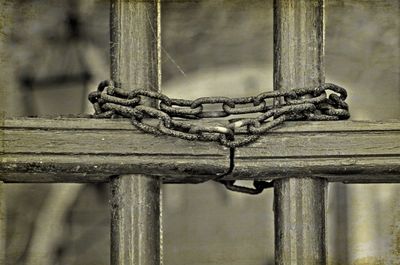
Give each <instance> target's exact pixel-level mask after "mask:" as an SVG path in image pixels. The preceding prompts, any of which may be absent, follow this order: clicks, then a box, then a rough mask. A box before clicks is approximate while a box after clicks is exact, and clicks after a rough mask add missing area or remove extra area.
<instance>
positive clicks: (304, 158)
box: [0, 118, 400, 183]
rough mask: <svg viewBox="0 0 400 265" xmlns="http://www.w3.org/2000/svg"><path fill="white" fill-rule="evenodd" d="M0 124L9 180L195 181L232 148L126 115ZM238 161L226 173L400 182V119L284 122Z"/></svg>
mask: <svg viewBox="0 0 400 265" xmlns="http://www.w3.org/2000/svg"><path fill="white" fill-rule="evenodd" d="M191 122H194V121H191ZM197 122H199V123H203V124H204V123H207V124H210V123H211V122H210V121H197ZM194 123H196V122H194ZM221 123H223V122H222V121H221V122H219V123H218V124H221ZM0 126H1V125H0ZM1 129H2V135H3V146H4V152H3V154H2V159H1V161H0V173H1V175H0V180H3V181H5V182H104V181H108V178H109V176H111V175H116V174H151V175H154V176H158V177H160V178H162V179H163V180H164V181H165V182H180V183H188V182H189V183H192V182H202V181H206V180H209V179H211V178H213V177H215V176H216V174H222V173H225V172H228V170H229V149H227V148H224V147H222V146H220V145H218V144H216V143H206V142H192V141H186V140H181V139H177V138H173V137H168V136H158V137H156V136H153V135H150V134H145V133H142V132H140V131H138V130H137V129H135V128H134V127H133V126H132V125H131V124H130V122H129V120H127V119H121V120H98V119H83V118H63V119H42V118H16V119H7V120H5V121H4V125H3V126H2V128H1ZM234 164H235V168H234V170H233V172H232V174H230V175H229V176H227V177H226V178H229V179H277V178H282V177H296V176H298V174H299V172H305V173H307V176H310V177H324V178H327V179H328V181H345V182H400V121H388V122H369V121H340V122H329V121H328V122H287V123H285V124H284V125H282V126H280V127H279V128H276V129H274V130H273V131H271V132H269V133H268V134H267V135H265V136H263V137H261V138H260V139H259V140H258V141H257V142H256V143H253V144H252V145H249V146H246V147H241V148H237V149H236V150H235V160H234Z"/></svg>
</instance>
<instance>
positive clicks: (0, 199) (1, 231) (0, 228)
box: [0, 181, 6, 264]
mask: <svg viewBox="0 0 400 265" xmlns="http://www.w3.org/2000/svg"><path fill="white" fill-rule="evenodd" d="M0 264H6V206H5V196H4V183H3V182H2V181H0Z"/></svg>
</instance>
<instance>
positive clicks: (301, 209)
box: [274, 178, 327, 264]
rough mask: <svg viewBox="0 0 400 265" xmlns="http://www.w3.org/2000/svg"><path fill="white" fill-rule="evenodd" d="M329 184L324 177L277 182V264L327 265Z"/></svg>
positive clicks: (275, 208)
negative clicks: (326, 240)
mask: <svg viewBox="0 0 400 265" xmlns="http://www.w3.org/2000/svg"><path fill="white" fill-rule="evenodd" d="M326 186H327V182H326V180H325V179H320V178H316V179H313V178H285V179H282V180H280V181H277V182H276V183H275V184H274V214H275V220H274V223H275V232H276V233H277V234H275V253H276V254H275V255H276V256H275V260H276V261H277V262H276V264H325V260H326V250H325V244H324V243H323V242H324V241H325V225H326V217H325V216H326V215H325V204H326V195H327V194H326Z"/></svg>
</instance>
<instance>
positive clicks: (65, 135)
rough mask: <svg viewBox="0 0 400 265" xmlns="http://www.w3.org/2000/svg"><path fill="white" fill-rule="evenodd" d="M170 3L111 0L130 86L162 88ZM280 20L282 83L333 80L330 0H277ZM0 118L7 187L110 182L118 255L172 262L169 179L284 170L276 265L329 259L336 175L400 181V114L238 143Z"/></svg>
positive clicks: (309, 125)
mask: <svg viewBox="0 0 400 265" xmlns="http://www.w3.org/2000/svg"><path fill="white" fill-rule="evenodd" d="M159 4H160V1H141V0H137V1H126V0H114V1H112V4H111V14H112V19H111V39H112V42H111V64H112V66H111V76H112V78H113V79H114V80H115V81H116V82H117V83H118V84H119V85H121V86H122V87H148V88H149V89H155V90H157V91H158V90H159V88H160V80H161V79H160V77H161V76H160V73H161V71H160V47H161V46H160V5H159ZM274 19H275V20H274V21H275V22H274V30H275V31H274V52H275V58H274V87H275V89H281V88H294V87H299V86H300V87H301V86H309V85H318V84H320V83H322V82H324V70H323V59H324V58H323V54H324V25H323V20H324V1H323V0H299V1H297V0H275V2H274ZM298 28H301V29H302V30H298ZM304 61H306V62H307V63H303V62H304ZM132 72H134V73H135V74H132ZM148 104H153V105H154V102H148ZM201 122H206V123H207V122H208V121H201ZM0 127H1V138H2V145H1V160H0V173H1V175H0V196H1V195H2V190H1V189H2V188H3V187H2V182H5V183H15V182H18V183H21V182H34V183H39V182H106V181H110V182H111V184H112V185H111V187H112V198H111V213H112V229H111V231H112V236H111V237H112V246H111V249H112V255H111V256H112V257H111V263H112V265H115V264H138V265H139V264H140V265H147V264H152V265H156V264H161V263H162V249H161V227H160V226H161V221H160V216H161V207H160V195H161V190H160V184H161V181H163V182H164V183H198V182H203V181H208V180H211V179H214V178H216V177H221V176H223V178H224V179H231V180H232V179H233V180H239V179H268V180H276V182H275V191H274V194H275V204H274V209H275V229H276V230H275V233H276V235H277V236H276V241H275V245H276V252H275V259H276V264H291V263H293V262H295V263H296V264H325V263H326V247H325V197H326V186H327V182H333V181H340V182H356V183H372V182H377V183H379V182H385V183H389V182H393V183H395V182H397V183H398V182H400V145H399V143H400V121H390V122H357V121H341V122H289V123H286V124H285V125H284V126H281V127H279V128H277V129H275V130H273V131H271V132H270V133H268V134H267V135H266V136H264V137H262V138H261V139H260V140H259V141H258V142H256V143H253V144H251V145H249V146H246V147H242V148H236V149H235V150H229V149H227V148H224V147H222V146H219V145H216V144H215V143H204V142H201V143H199V142H189V141H185V140H181V139H176V138H171V137H167V136H160V137H155V136H153V135H148V134H143V133H141V132H139V131H138V130H137V129H135V128H133V126H132V125H131V124H130V123H129V121H127V120H95V119H85V118H58V119H45V118H16V119H6V120H5V121H4V123H3V124H1V125H0ZM149 143H151V144H149ZM298 202H301V207H298V206H299V204H298ZM1 207H3V204H2V201H1V203H0V213H1ZM306 223H307V224H306ZM305 224H306V225H305ZM2 231H4V225H2V217H1V215H0V232H2ZM0 236H1V233H0ZM2 238H4V236H3V237H2ZM2 245H4V240H3V241H1V240H0V248H1V247H2ZM0 252H1V249H0ZM139 252H140V255H138V253H139ZM1 258H2V257H1V256H0V261H1Z"/></svg>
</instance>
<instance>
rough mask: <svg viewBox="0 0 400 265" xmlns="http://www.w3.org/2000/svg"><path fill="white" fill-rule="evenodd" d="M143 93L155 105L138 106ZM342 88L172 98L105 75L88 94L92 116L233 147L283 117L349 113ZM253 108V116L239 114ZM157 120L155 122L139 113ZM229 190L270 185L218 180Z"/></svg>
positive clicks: (311, 117)
mask: <svg viewBox="0 0 400 265" xmlns="http://www.w3.org/2000/svg"><path fill="white" fill-rule="evenodd" d="M144 98H147V99H152V100H156V101H157V102H158V108H156V107H150V106H145V105H142V104H141V103H142V102H144V100H143V99H144ZM346 98H347V92H346V90H345V89H344V88H342V87H340V86H337V85H335V84H329V83H325V84H321V85H319V86H317V87H305V88H296V89H292V90H276V91H269V92H263V93H261V94H259V95H257V96H250V97H240V98H228V97H202V98H198V99H195V100H186V99H175V98H169V97H168V96H166V95H164V94H162V93H159V92H155V91H149V90H144V89H135V90H130V91H128V90H125V89H122V88H120V87H118V86H115V84H114V82H113V81H111V80H106V81H103V82H101V83H100V84H99V86H98V87H97V91H94V92H91V93H90V94H89V100H90V102H91V103H92V104H93V107H94V110H95V114H94V117H95V118H112V117H126V118H130V120H131V122H132V124H133V125H134V126H135V127H137V128H139V129H140V130H142V131H144V132H147V133H151V134H154V135H169V136H174V137H178V138H181V139H185V140H190V141H207V142H217V143H219V144H221V145H223V146H226V147H228V148H231V149H232V148H236V147H241V146H245V145H248V144H250V143H253V142H255V141H256V140H257V139H258V138H260V137H261V136H262V135H263V134H265V133H267V132H268V131H270V130H271V129H272V128H274V127H276V126H278V125H280V124H282V123H284V122H285V121H296V120H308V121H310V120H313V121H315V120H319V121H322V120H344V119H348V118H349V117H350V113H349V108H348V105H347V103H346V102H345V99H346ZM205 105H213V106H215V105H219V106H220V109H219V110H206V108H205ZM254 113H259V114H258V115H257V116H255V117H250V118H249V117H243V116H244V115H247V114H254ZM234 115H242V116H241V117H239V118H237V119H233V120H230V122H229V123H228V124H227V125H224V126H223V125H199V124H193V123H191V122H190V120H193V119H203V118H223V117H228V116H234ZM148 117H151V118H155V119H158V120H159V122H158V124H156V125H154V124H149V123H146V122H145V121H146V119H145V118H148ZM216 180H217V181H218V182H221V183H222V184H224V185H225V186H226V187H227V188H228V189H229V190H233V191H239V192H244V193H250V194H258V193H260V192H261V191H262V190H264V189H265V188H269V187H271V186H272V184H271V183H270V182H264V181H254V182H253V185H254V189H253V188H247V187H241V186H236V185H234V181H227V180H219V179H216Z"/></svg>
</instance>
